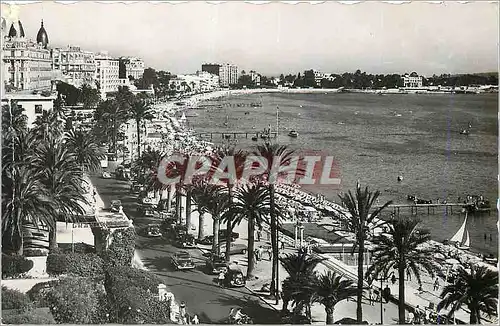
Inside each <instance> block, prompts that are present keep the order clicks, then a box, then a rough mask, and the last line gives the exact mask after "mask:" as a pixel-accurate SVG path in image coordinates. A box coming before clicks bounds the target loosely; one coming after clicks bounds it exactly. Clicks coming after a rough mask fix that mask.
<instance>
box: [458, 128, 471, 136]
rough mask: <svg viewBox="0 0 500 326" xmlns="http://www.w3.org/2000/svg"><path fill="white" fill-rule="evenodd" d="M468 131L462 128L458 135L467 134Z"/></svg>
mask: <svg viewBox="0 0 500 326" xmlns="http://www.w3.org/2000/svg"><path fill="white" fill-rule="evenodd" d="M469 133H470V131H469V129H463V130H461V131H460V135H469Z"/></svg>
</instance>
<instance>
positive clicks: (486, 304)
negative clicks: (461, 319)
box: [437, 264, 498, 324]
mask: <svg viewBox="0 0 500 326" xmlns="http://www.w3.org/2000/svg"><path fill="white" fill-rule="evenodd" d="M467 267H468V268H467V269H466V268H464V267H463V266H459V268H458V273H457V276H456V281H455V282H454V283H453V284H448V285H446V286H445V287H444V289H443V292H442V293H441V296H440V297H441V298H442V301H441V302H440V303H439V304H438V307H437V309H438V311H439V310H441V309H448V308H450V311H449V313H448V318H450V317H451V316H452V315H453V314H454V313H455V311H457V310H459V309H460V307H461V306H462V305H464V304H465V305H466V306H467V308H468V309H469V311H470V320H469V323H470V324H481V312H483V313H486V314H487V315H488V316H492V315H496V312H497V307H498V271H494V270H491V269H490V268H488V267H486V266H479V265H473V264H469V265H468V266H467Z"/></svg>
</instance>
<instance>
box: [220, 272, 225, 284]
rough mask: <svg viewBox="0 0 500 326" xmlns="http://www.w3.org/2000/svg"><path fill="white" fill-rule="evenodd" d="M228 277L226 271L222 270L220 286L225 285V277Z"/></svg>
mask: <svg viewBox="0 0 500 326" xmlns="http://www.w3.org/2000/svg"><path fill="white" fill-rule="evenodd" d="M225 278H226V274H225V273H224V271H221V272H220V273H219V286H220V287H224V279H225Z"/></svg>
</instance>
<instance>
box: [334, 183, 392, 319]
mask: <svg viewBox="0 0 500 326" xmlns="http://www.w3.org/2000/svg"><path fill="white" fill-rule="evenodd" d="M379 196H380V192H379V191H376V192H374V193H373V192H370V191H368V187H366V188H365V190H362V189H361V186H360V184H359V182H358V184H357V186H356V196H354V195H353V194H352V193H351V191H350V190H349V193H348V194H344V195H339V197H340V200H341V202H342V204H343V205H344V206H345V207H346V208H347V212H343V211H339V213H340V215H341V219H342V220H343V222H344V224H345V225H346V229H347V231H349V232H352V233H354V236H355V238H356V242H355V243H354V247H353V250H356V248H357V249H358V289H357V307H356V320H357V321H358V322H359V323H361V322H362V321H363V308H362V300H363V276H364V275H363V264H364V253H365V241H366V240H367V237H368V233H369V230H370V227H371V226H372V225H373V223H374V222H375V219H376V218H377V217H378V216H379V215H380V213H381V212H382V210H384V209H385V208H386V207H387V206H389V205H390V204H391V203H392V201H389V202H387V203H385V204H384V205H382V206H380V207H377V208H375V209H374V210H373V212H371V213H370V210H371V209H372V206H373V204H374V203H375V202H376V201H377V198H378V197H379Z"/></svg>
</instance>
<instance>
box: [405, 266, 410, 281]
mask: <svg viewBox="0 0 500 326" xmlns="http://www.w3.org/2000/svg"><path fill="white" fill-rule="evenodd" d="M406 280H408V281H411V271H410V269H409V268H408V269H407V270H406Z"/></svg>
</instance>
